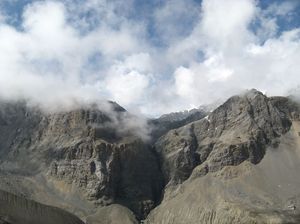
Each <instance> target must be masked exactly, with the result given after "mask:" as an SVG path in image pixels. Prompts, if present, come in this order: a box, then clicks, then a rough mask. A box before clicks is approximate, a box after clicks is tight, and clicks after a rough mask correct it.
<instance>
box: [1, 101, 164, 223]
mask: <svg viewBox="0 0 300 224" xmlns="http://www.w3.org/2000/svg"><path fill="white" fill-rule="evenodd" d="M113 106H114V107H113V108H110V111H109V112H110V114H109V113H106V112H103V111H101V109H98V108H93V107H90V108H87V109H78V110H75V111H70V112H67V113H52V114H45V113H43V112H41V111H39V110H37V109H28V108H27V107H25V105H23V104H21V103H19V104H15V105H9V104H6V105H2V107H1V113H0V114H2V116H0V121H2V122H1V123H0V132H1V133H2V135H1V140H0V144H1V145H0V149H1V150H0V155H1V156H0V158H1V161H2V162H1V164H0V168H1V170H2V171H5V172H7V173H9V174H17V175H21V176H22V175H23V176H24V175H26V176H27V177H30V178H33V179H34V178H35V177H36V176H37V175H43V176H44V177H45V179H48V182H49V180H51V181H52V182H57V183H63V184H65V185H68V186H69V188H70V189H72V188H76V189H77V190H78V192H79V194H80V195H81V196H80V197H81V198H83V200H86V201H89V202H92V203H93V204H94V208H97V207H99V206H100V207H101V206H105V205H109V204H112V203H119V204H122V205H125V206H127V207H128V208H130V209H132V210H133V211H134V212H135V214H136V216H137V217H138V218H144V217H145V216H146V215H147V214H148V213H149V211H150V210H151V209H152V208H154V206H156V205H157V203H158V202H159V200H160V197H161V195H160V194H161V191H162V188H163V179H162V175H161V172H160V167H159V163H158V160H157V158H156V152H155V151H153V150H152V147H151V146H150V145H149V144H147V143H145V142H144V141H143V140H142V139H140V138H139V137H136V136H135V135H134V134H132V133H131V131H132V130H130V129H128V130H126V131H124V127H121V126H122V125H124V124H123V123H122V122H123V121H124V120H125V118H126V119H127V120H128V117H129V116H130V115H129V114H128V113H127V112H126V111H124V110H122V109H121V108H120V107H118V106H116V105H113ZM132 119H134V118H132ZM120 130H122V132H121V131H120ZM46 185H47V183H46ZM55 187H56V188H61V187H60V185H57V186H55ZM45 188H49V186H45ZM50 188H51V189H50V191H54V190H55V189H53V186H51V187H50ZM63 191H67V189H66V190H63ZM60 193H61V192H60ZM64 193H68V192H64ZM29 194H30V193H29ZM29 196H30V195H29ZM78 204H79V203H78ZM72 206H74V205H71V207H72ZM67 207H68V206H67ZM93 211H94V210H92V211H91V210H88V211H84V213H85V214H83V215H88V214H91V212H93Z"/></svg>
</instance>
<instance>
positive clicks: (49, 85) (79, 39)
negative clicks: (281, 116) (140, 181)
mask: <svg viewBox="0 0 300 224" xmlns="http://www.w3.org/2000/svg"><path fill="white" fill-rule="evenodd" d="M20 4H21V3H20V2H18V1H13V2H12V1H7V0H4V1H2V2H1V3H0V7H1V10H0V12H1V13H0V15H1V16H0V49H1V51H0V97H1V98H4V99H8V100H15V99H27V100H29V102H30V103H33V104H39V105H41V106H43V107H49V108H50V107H61V106H62V105H70V106H71V105H72V104H73V103H74V101H75V102H77V103H78V102H92V101H95V100H99V99H111V100H115V101H118V102H119V103H120V104H122V105H123V106H125V107H127V108H129V109H130V110H132V111H139V112H142V113H145V114H148V115H158V114H161V113H165V112H169V111H174V110H182V109H186V108H191V107H195V106H199V105H201V104H205V103H210V102H211V101H214V100H218V99H220V98H225V97H228V96H230V95H232V94H234V93H237V92H239V91H242V90H244V89H246V88H253V87H254V88H258V89H260V90H262V91H266V92H267V94H270V95H273V94H283V95H284V94H287V93H288V91H290V90H291V89H293V88H295V87H297V85H298V84H299V83H300V76H299V73H300V65H299V63H298V61H299V59H300V28H299V24H298V23H297V21H298V20H299V11H300V8H299V3H297V1H285V2H283V3H282V2H279V1H270V2H269V3H268V4H262V3H261V2H258V1H254V0H228V1H226V2H220V1H217V0H203V1H201V2H199V1H196V0H188V1H183V0H176V1H164V2H160V1H151V3H141V2H140V1H135V0H131V1H126V2H125V1H119V0H114V1H106V0H87V1H82V0H76V1H69V0H64V1H48V0H46V1H24V4H22V5H20Z"/></svg>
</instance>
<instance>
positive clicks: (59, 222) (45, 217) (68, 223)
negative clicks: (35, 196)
mask: <svg viewBox="0 0 300 224" xmlns="http://www.w3.org/2000/svg"><path fill="white" fill-rule="evenodd" d="M0 223H1V224H41V223H43V224H84V223H83V222H82V221H81V220H80V219H79V218H77V217H75V216H74V215H72V214H70V213H68V212H65V211H63V210H61V209H58V208H55V207H50V206H46V205H42V204H40V203H36V202H34V201H31V200H27V199H25V198H23V197H18V196H16V195H13V194H10V193H7V192H4V191H1V190H0Z"/></svg>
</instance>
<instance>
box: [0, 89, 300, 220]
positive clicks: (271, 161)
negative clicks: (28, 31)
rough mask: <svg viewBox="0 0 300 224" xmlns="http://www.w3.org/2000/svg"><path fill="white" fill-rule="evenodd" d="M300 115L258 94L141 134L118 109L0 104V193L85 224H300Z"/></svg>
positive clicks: (282, 101)
mask: <svg viewBox="0 0 300 224" xmlns="http://www.w3.org/2000/svg"><path fill="white" fill-rule="evenodd" d="M299 112H300V108H299V104H298V103H296V102H295V101H294V100H293V99H290V98H285V97H270V98H268V97H266V96H265V95H263V94H262V93H260V92H258V91H256V90H251V91H248V92H246V93H244V94H241V95H239V96H233V97H231V98H230V99H228V100H227V101H226V102H225V103H224V104H222V105H221V106H219V107H218V108H217V109H215V110H214V111H212V112H207V111H205V110H195V111H192V112H189V113H174V114H169V115H165V116H162V117H161V118H159V119H156V120H150V121H148V125H147V123H144V126H143V127H140V126H139V125H137V124H140V123H141V122H140V121H139V120H138V118H136V117H134V116H132V115H130V114H129V113H128V112H126V111H125V110H124V109H123V108H122V107H120V106H118V105H117V104H115V103H112V102H110V103H107V104H105V105H102V104H99V105H88V106H82V107H79V108H77V109H76V108H75V109H73V110H70V111H65V112H60V113H58V112H51V113H46V112H44V111H41V110H39V109H37V108H32V107H27V106H26V104H25V103H20V102H19V103H0V133H1V135H0V178H1V182H0V189H3V190H5V191H9V192H13V193H15V194H17V195H21V196H22V197H26V198H30V199H34V200H35V201H38V202H41V203H43V204H48V205H53V206H55V207H59V208H62V209H65V210H67V211H69V212H71V213H73V214H76V215H77V216H79V217H81V218H82V219H83V220H87V223H88V224H89V223H91V224H94V223H95V224H98V223H99V224H106V223H131V224H135V223H138V221H137V220H139V221H140V220H144V222H145V223H149V224H159V223H164V224H183V223H185V224H186V223H191V224H192V223H211V224H220V223H224V224H225V223H226V224H227V223H228V224H229V223H245V224H246V223H299V217H300V213H299V211H298V204H299V202H298V201H300V197H299V195H300V190H298V189H300V182H299V181H298V179H299V178H298V176H297V175H298V172H299V170H300V143H299V142H300V140H299V139H298V138H299V133H300V123H299V122H300V121H299V120H300V116H299V114H300V113H299ZM133 124H134V125H133ZM151 128H152V129H151ZM145 129H146V131H145ZM149 129H150V130H149ZM147 134H149V135H148V136H147ZM145 136H146V137H149V136H150V137H152V139H149V138H143V137H145ZM282 186H284V187H282ZM24 200H25V199H24ZM299 206H300V204H299ZM38 207H39V206H38ZM22 209H23V208H20V211H22ZM291 209H293V211H292V210H291ZM0 211H1V208H0ZM41 211H42V212H46V213H47V211H48V210H47V209H46V208H45V210H44V208H42V207H41ZM4 213H5V212H4ZM4 213H0V216H1V214H2V217H6V216H5V214H4ZM6 213H7V211H6ZM149 213H150V214H149ZM21 214H23V213H22V212H21ZM47 214H48V213H47ZM1 222H4V223H5V222H8V223H11V222H10V221H9V220H7V219H3V218H2V220H1V218H0V223H1ZM32 223H34V222H32ZM58 223H59V222H58ZM66 223H67V222H66ZM11 224H14V223H11Z"/></svg>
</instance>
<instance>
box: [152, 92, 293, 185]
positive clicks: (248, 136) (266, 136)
mask: <svg viewBox="0 0 300 224" xmlns="http://www.w3.org/2000/svg"><path fill="white" fill-rule="evenodd" d="M290 126H291V121H290V120H289V114H287V113H283V112H282V111H280V109H279V108H278V107H277V106H276V104H275V103H274V102H273V101H272V100H271V99H269V98H267V97H266V96H264V95H263V94H262V93H260V92H257V91H255V90H252V91H249V92H247V93H246V94H244V95H241V96H234V97H232V98H230V99H229V100H227V101H226V102H225V103H224V104H223V105H221V106H220V107H218V108H217V109H216V110H215V111H213V112H212V113H211V114H210V115H208V116H207V117H206V118H205V119H202V120H199V121H195V122H192V123H189V124H187V125H185V126H183V127H181V128H179V129H175V130H171V131H170V132H168V133H167V134H166V135H165V136H163V137H161V138H160V139H159V140H158V142H157V143H156V145H155V147H156V150H157V151H158V153H160V154H161V156H162V166H163V171H164V175H165V178H166V180H167V181H168V182H170V183H171V182H173V183H181V182H182V181H184V180H186V179H187V178H188V177H189V176H190V175H191V173H192V171H193V170H194V168H195V167H196V166H197V172H194V175H195V176H203V175H206V174H207V173H208V172H215V171H218V170H220V169H222V168H223V167H225V166H232V165H234V166H235V165H239V164H240V163H242V162H243V161H245V160H248V161H250V162H251V163H253V164H257V163H259V162H260V161H261V159H262V158H263V157H264V154H265V149H266V147H267V146H268V145H271V144H276V140H277V139H278V137H280V136H281V135H283V134H284V133H286V132H287V131H288V130H289V129H290ZM199 165H201V166H199Z"/></svg>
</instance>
